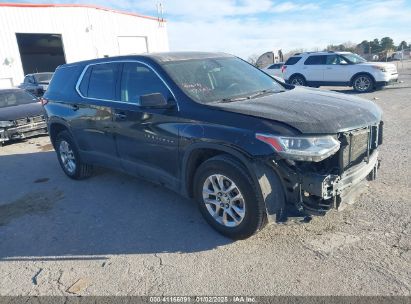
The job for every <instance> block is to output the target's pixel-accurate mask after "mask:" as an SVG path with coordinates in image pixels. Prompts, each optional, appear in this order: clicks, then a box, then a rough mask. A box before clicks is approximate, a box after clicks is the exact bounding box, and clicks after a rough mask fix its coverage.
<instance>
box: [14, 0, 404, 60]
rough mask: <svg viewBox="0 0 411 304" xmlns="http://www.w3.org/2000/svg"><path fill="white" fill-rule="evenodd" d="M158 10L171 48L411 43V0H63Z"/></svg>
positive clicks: (256, 49) (255, 49) (239, 51)
mask: <svg viewBox="0 0 411 304" xmlns="http://www.w3.org/2000/svg"><path fill="white" fill-rule="evenodd" d="M16 2H34V3H82V4H86V3H91V4H95V5H102V6H107V7H111V8H116V9H122V10H128V11H133V12H138V13H142V14H148V15H154V16H156V15H157V11H156V4H157V3H158V2H161V3H162V5H163V8H164V17H165V18H166V19H167V21H168V22H167V28H168V34H169V41H170V49H171V50H175V51H178V50H207V51H224V52H228V53H233V54H236V55H239V56H241V57H244V58H247V57H248V56H249V55H251V54H261V53H263V52H265V51H268V50H275V49H283V51H287V50H294V49H306V50H313V49H315V48H324V47H325V46H326V45H328V44H331V43H333V44H337V43H338V44H339V43H343V42H347V41H351V42H353V43H359V42H361V41H362V40H365V39H366V40H370V39H374V38H379V39H380V38H382V37H384V36H390V37H392V38H393V39H394V42H395V43H397V44H398V43H399V42H400V41H402V40H405V41H407V43H411V17H410V16H411V0H389V1H388V0H356V1H348V0H343V1H325V0H320V1H300V0H298V1H292V0H286V1H278V0H162V1H159V0H138V1H132V0H94V1H92V0H90V1H82V0H73V1H66V0H57V1H47V0H46V1H16Z"/></svg>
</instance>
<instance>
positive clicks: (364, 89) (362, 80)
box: [353, 74, 375, 93]
mask: <svg viewBox="0 0 411 304" xmlns="http://www.w3.org/2000/svg"><path fill="white" fill-rule="evenodd" d="M374 86H375V84H374V79H372V77H371V76H369V75H366V74H362V75H358V76H356V77H355V78H354V79H353V88H354V90H355V91H356V92H358V93H368V92H371V91H373V90H374Z"/></svg>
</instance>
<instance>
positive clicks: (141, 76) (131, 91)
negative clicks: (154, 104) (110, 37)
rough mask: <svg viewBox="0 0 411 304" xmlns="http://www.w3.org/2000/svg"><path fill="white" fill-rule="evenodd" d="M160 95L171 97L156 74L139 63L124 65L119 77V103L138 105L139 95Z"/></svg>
mask: <svg viewBox="0 0 411 304" xmlns="http://www.w3.org/2000/svg"><path fill="white" fill-rule="evenodd" d="M153 93H161V94H162V95H163V96H164V98H166V99H169V97H170V96H171V94H170V92H169V90H168V88H167V87H166V85H165V84H164V83H163V81H162V80H161V79H160V78H159V77H158V76H157V74H156V73H155V72H154V71H153V70H152V69H150V68H149V67H147V66H145V65H143V64H140V63H125V64H124V67H123V73H122V75H121V101H124V102H131V103H138V102H139V101H140V96H141V95H147V94H153Z"/></svg>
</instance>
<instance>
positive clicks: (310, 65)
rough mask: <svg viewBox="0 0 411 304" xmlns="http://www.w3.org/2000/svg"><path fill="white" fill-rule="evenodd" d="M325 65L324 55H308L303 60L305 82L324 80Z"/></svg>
mask: <svg viewBox="0 0 411 304" xmlns="http://www.w3.org/2000/svg"><path fill="white" fill-rule="evenodd" d="M325 63H326V56H325V55H310V56H309V57H308V58H307V59H306V60H305V62H304V65H303V75H304V77H305V79H306V80H307V82H322V81H323V80H324V70H325Z"/></svg>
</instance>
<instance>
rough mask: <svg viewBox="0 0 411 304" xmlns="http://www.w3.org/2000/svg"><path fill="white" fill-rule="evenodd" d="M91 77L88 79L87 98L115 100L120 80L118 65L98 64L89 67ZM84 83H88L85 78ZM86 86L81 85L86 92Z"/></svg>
mask: <svg viewBox="0 0 411 304" xmlns="http://www.w3.org/2000/svg"><path fill="white" fill-rule="evenodd" d="M89 69H91V70H90V75H86V74H87V72H86V73H85V75H84V76H89V79H88V86H87V87H88V88H87V94H86V95H85V96H87V97H88V98H96V99H105V100H115V97H116V84H117V79H118V71H119V65H118V64H116V63H104V64H96V65H93V66H91V67H89ZM83 80H84V81H87V79H86V78H84V77H83ZM85 86H86V85H85V84H80V87H81V88H82V90H83V91H81V92H82V93H83V92H84V91H85Z"/></svg>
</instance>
